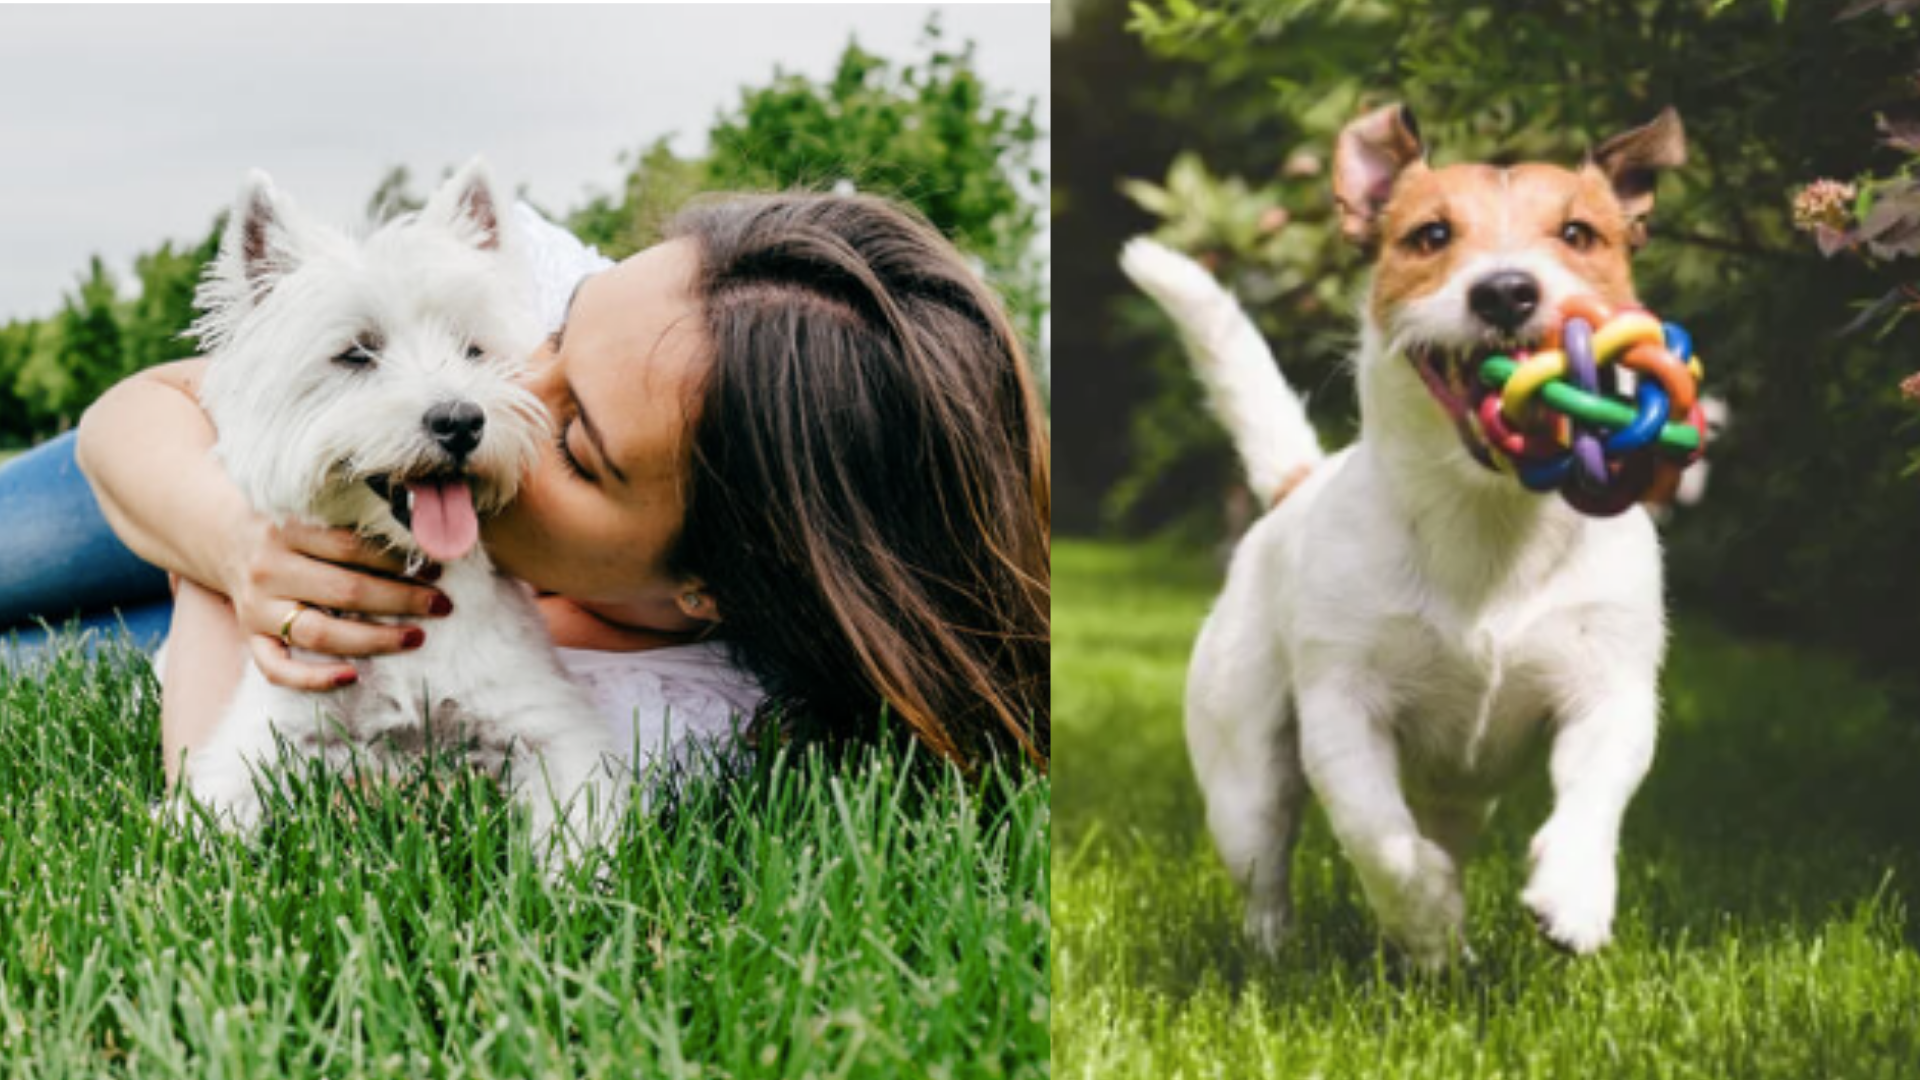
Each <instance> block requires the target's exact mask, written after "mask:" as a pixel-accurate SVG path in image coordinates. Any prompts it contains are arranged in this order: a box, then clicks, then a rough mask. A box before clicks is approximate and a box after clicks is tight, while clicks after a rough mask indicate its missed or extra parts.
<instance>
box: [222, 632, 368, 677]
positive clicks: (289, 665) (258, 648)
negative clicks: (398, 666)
mask: <svg viewBox="0 0 1920 1080" xmlns="http://www.w3.org/2000/svg"><path fill="white" fill-rule="evenodd" d="M247 644H248V646H249V647H250V648H251V649H252V650H253V662H254V665H255V666H257V667H258V668H259V669H260V674H262V675H265V676H266V677H267V681H268V682H270V683H272V684H274V685H275V686H284V687H286V688H287V689H289V690H306V691H320V690H338V689H339V688H341V687H342V686H350V685H352V684H353V682H354V681H355V680H356V679H357V678H358V677H359V673H358V672H356V671H354V670H353V665H352V664H343V663H326V664H309V663H307V662H305V661H302V660H295V659H294V658H293V654H292V653H291V652H290V651H288V649H287V647H286V646H285V645H282V644H280V642H279V641H278V640H276V639H274V638H270V637H266V636H263V635H260V634H254V635H252V636H251V637H249V638H247Z"/></svg>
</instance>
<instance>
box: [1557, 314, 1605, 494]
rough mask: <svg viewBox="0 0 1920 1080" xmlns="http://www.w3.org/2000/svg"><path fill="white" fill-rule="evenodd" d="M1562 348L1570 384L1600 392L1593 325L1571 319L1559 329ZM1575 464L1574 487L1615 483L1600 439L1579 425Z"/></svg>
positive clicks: (1574, 457) (1576, 427) (1575, 423)
mask: <svg viewBox="0 0 1920 1080" xmlns="http://www.w3.org/2000/svg"><path fill="white" fill-rule="evenodd" d="M1560 348H1561V350H1562V351H1563V352H1564V353H1565V354H1566V357H1567V381H1568V382H1570V383H1572V384H1573V385H1575V386H1577V387H1579V388H1580V389H1582V390H1585V391H1586V392H1587V393H1589V394H1592V393H1597V392H1599V389H1600V365H1599V364H1598V363H1597V362H1595V360H1594V358H1593V324H1592V323H1590V322H1588V321H1587V320H1585V319H1581V318H1571V319H1568V320H1567V322H1566V325H1565V326H1563V327H1561V328H1560ZM1573 461H1574V469H1573V476H1574V482H1575V483H1578V484H1581V485H1583V486H1585V487H1587V488H1589V489H1591V490H1594V491H1599V490H1601V489H1602V488H1604V487H1606V486H1607V484H1608V482H1609V481H1611V480H1612V479H1613V477H1612V475H1611V474H1610V473H1609V472H1608V470H1607V458H1606V453H1605V451H1604V450H1603V449H1602V448H1601V446H1600V440H1599V438H1598V437H1596V436H1595V435H1594V434H1593V432H1591V431H1589V430H1587V429H1586V428H1585V427H1584V426H1583V425H1581V424H1579V423H1578V422H1577V421H1575V422H1574V432H1573Z"/></svg>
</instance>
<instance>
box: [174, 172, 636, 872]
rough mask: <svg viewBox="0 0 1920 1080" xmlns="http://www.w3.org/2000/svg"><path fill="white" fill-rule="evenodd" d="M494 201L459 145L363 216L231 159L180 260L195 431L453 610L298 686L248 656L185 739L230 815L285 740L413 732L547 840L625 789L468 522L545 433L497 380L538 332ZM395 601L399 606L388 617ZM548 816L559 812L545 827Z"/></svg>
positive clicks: (591, 722)
mask: <svg viewBox="0 0 1920 1080" xmlns="http://www.w3.org/2000/svg"><path fill="white" fill-rule="evenodd" d="M509 220H510V219H509V217H508V215H506V214H504V213H502V204H501V203H500V201H499V200H498V198H497V197H496V195H495V193H494V190H493V187H492V185H491V183H490V182H489V180H488V178H487V173H486V169H485V167H484V166H483V165H482V164H481V163H480V162H479V161H475V162H473V163H471V164H469V165H468V166H467V167H466V168H464V169H463V170H461V171H460V172H459V173H458V174H457V175H456V176H454V177H453V178H452V179H451V180H450V181H448V182H447V184H446V185H444V186H443V187H442V188H441V189H440V190H439V191H438V192H437V193H435V195H434V196H433V198H432V199H431V200H430V201H429V202H428V203H427V205H426V207H425V208H424V209H423V210H421V211H420V212H419V213H418V214H417V215H411V216H408V217H403V218H401V219H398V220H396V221H394V222H392V223H390V224H388V225H386V226H385V227H383V228H381V229H380V230H379V231H378V232H376V233H374V234H373V235H372V236H370V237H367V238H366V239H364V240H358V241H356V240H354V239H351V238H349V237H347V236H345V235H343V234H341V233H339V232H336V231H333V230H331V229H328V228H324V227H322V226H319V225H316V224H313V223H310V222H308V221H307V220H306V219H305V218H304V217H303V216H302V215H301V214H299V213H298V211H297V210H296V209H295V208H294V206H293V205H292V204H291V203H290V202H289V201H288V200H287V199H286V198H285V197H283V196H282V195H280V194H279V193H278V192H276V191H275V190H274V187H273V184H272V182H271V181H270V180H269V179H268V178H267V177H266V176H265V175H264V174H262V173H258V172H256V173H253V174H252V175H251V176H250V177H249V178H248V181H247V184H246V186H245V188H244V190H243V191H242V192H241V195H240V200H239V203H238V205H237V206H236V207H235V209H234V212H233V216H232V218H231V220H230V221H229V222H228V225H227V232H226V236H225V238H224V240H223V242H222V245H221V250H220V254H219V257H218V259H217V260H216V262H215V263H214V264H213V266H212V267H211V268H210V269H209V271H208V276H207V279H206V280H205V282H203V283H202V285H201V288H200V292H199V294H198V297H197V299H198V301H199V304H200V307H201V308H202V310H203V312H204V315H203V317H202V319H201V320H200V322H199V323H197V324H196V325H195V327H194V333H196V334H197V335H198V336H199V338H200V340H201V343H202V344H203V345H204V346H205V347H206V349H207V351H208V356H209V361H210V362H209V365H208V371H207V375H206V380H205V383H204V385H203V388H202V391H201V398H202V401H203V403H204V405H205V407H206V409H207V412H208V414H209V415H210V416H211V418H212V420H213V424H214V427H215V429H216V431H217V432H218V441H217V444H216V446H215V448H214V452H215V454H216V456H218V457H219V459H220V461H221V462H222V463H223V464H224V465H225V466H226V469H227V471H228V473H230V474H231V475H232V477H233V479H234V481H235V483H237V484H238V485H239V487H240V489H241V490H242V492H244V493H245V495H246V497H247V499H248V500H249V502H251V503H252V505H253V506H254V508H255V509H257V510H260V511H261V512H263V513H265V514H268V515H271V516H272V517H274V518H275V519H277V520H290V519H291V520H299V521H303V522H308V523H312V524H320V525H328V526H334V527H340V528H350V529H353V530H355V531H356V532H358V533H360V534H361V535H363V536H366V537H368V538H371V539H373V540H376V541H378V542H380V543H383V544H385V545H387V546H389V547H391V548H393V549H395V550H397V551H400V552H404V553H405V554H406V555H407V556H408V557H409V559H410V560H412V561H415V562H420V561H424V560H426V559H432V560H435V561H437V562H439V563H441V564H443V566H444V572H443V575H442V577H441V578H440V579H439V587H440V588H441V589H442V590H444V591H445V592H446V594H447V596H448V597H449V598H450V599H451V600H452V601H453V605H454V608H453V612H454V613H453V614H452V615H451V616H449V617H448V618H446V619H444V620H441V621H438V622H436V623H435V624H434V627H433V631H432V633H430V634H428V635H427V638H426V642H425V644H424V645H423V646H422V647H421V648H419V649H417V650H415V651H412V652H407V653H401V654H397V655H392V656H383V657H379V658H377V659H371V660H365V661H360V662H358V663H357V664H356V666H357V668H358V669H359V674H360V678H359V680H358V682H356V683H355V684H353V685H351V686H349V687H347V688H344V689H340V690H336V691H333V692H331V693H327V694H311V695H310V694H306V693H302V692H299V691H294V690H288V689H284V688H281V687H278V686H275V685H273V684H271V683H269V682H267V680H266V678H265V677H264V676H262V675H261V674H260V672H259V670H258V669H257V668H255V667H254V666H253V665H252V664H248V665H247V668H246V673H245V675H244V677H243V679H242V681H241V684H240V689H239V691H238V693H237V695H236V696H235V698H234V701H233V704H232V706H231V708H230V710H229V711H228V713H227V714H226V716H225V717H224V719H222V721H221V722H220V725H219V727H218V729H217V730H216V731H215V732H214V733H213V735H212V737H211V738H209V739H208V740H207V742H206V743H205V744H204V745H202V746H201V747H199V748H198V749H197V750H195V751H193V752H192V753H191V754H190V755H189V756H188V758H187V761H186V769H185V776H186V783H187V787H188V789H189V790H190V791H191V792H192V793H193V794H194V795H195V796H197V797H198V798H199V799H201V800H202V801H204V802H205V803H207V804H209V805H210V806H211V807H212V808H213V809H214V810H215V811H216V812H218V813H219V814H220V815H221V816H222V817H223V818H224V819H225V820H227V821H228V822H229V823H230V824H231V825H232V826H234V827H236V828H239V829H242V830H246V829H250V828H252V827H253V826H254V825H255V824H256V822H257V821H258V819H259V816H260V813H261V805H260V800H259V797H258V795H257V793H256V790H255V787H254V778H253V773H254V772H255V771H256V770H258V769H260V768H261V767H263V766H265V765H267V764H269V763H271V762H273V761H274V760H275V759H276V757H277V751H276V736H278V739H279V741H280V742H283V743H284V744H286V745H287V746H288V747H289V748H290V749H291V750H293V751H295V752H298V753H304V754H311V755H318V756H320V757H321V758H323V759H324V760H325V761H327V762H328V763H329V764H330V765H331V766H333V767H335V768H342V769H344V768H347V767H348V766H349V764H350V763H355V762H357V763H358V765H357V767H361V768H365V767H367V765H368V764H369V763H370V764H371V766H372V768H373V769H374V770H376V771H391V770H394V769H396V768H397V767H398V766H400V765H401V764H403V763H405V762H408V761H411V760H417V759H418V757H419V756H420V755H421V754H423V753H424V752H425V751H426V750H427V749H428V748H429V747H430V746H432V747H441V748H448V749H464V750H465V752H466V754H467V757H468V759H469V760H470V761H472V762H473V763H475V764H476V765H479V766H481V767H483V768H488V769H496V770H497V769H499V768H501V767H503V766H504V767H505V769H506V773H507V775H508V777H509V779H510V780H511V782H512V784H513V785H514V787H515V788H516V790H517V793H518V795H519V796H520V797H521V798H522V799H523V800H524V801H525V802H526V803H527V804H528V805H529V808H530V810H531V814H532V819H533V829H534V836H535V838H536V842H537V843H538V844H540V845H541V847H542V848H543V849H544V850H545V851H546V852H547V853H548V854H549V855H555V854H559V853H562V852H564V851H565V850H568V849H569V848H570V846H571V845H572V844H573V843H576V842H578V843H598V842H602V841H604V840H605V839H607V838H608V835H607V834H609V833H610V829H609V828H608V826H609V825H610V824H611V823H612V822H614V821H616V820H617V818H618V815H619V813H620V810H621V808H622V806H623V805H624V802H625V797H626V788H625V783H624V779H625V777H624V770H623V769H621V768H619V767H618V766H617V765H615V764H613V762H614V760H615V754H616V752H617V751H621V750H624V749H625V748H622V747H615V746H613V745H612V739H611V737H610V734H609V729H608V726H607V724H606V723H605V722H604V721H603V720H602V718H601V717H600V716H599V715H598V714H597V712H596V711H595V710H594V708H593V706H592V704H591V702H590V701H589V699H588V698H587V697H586V695H585V694H584V693H583V692H582V691H581V690H579V689H577V688H576V687H575V686H574V685H573V683H571V682H570V681H569V680H568V679H567V677H566V675H565V673H564V672H563V670H562V669H561V666H560V663H559V661H558V659H557V658H556V657H555V655H554V651H553V647H552V644H551V642H550V641H549V639H548V636H547V631H546V624H545V622H544V621H543V620H542V618H541V616H540V614H539V612H538V611H537V610H536V608H535V606H534V603H533V598H532V595H531V593H530V592H529V591H528V590H527V589H526V587H525V586H523V585H521V584H519V583H517V582H515V581H513V580H511V579H509V578H507V577H504V576H502V575H501V574H499V573H497V572H496V571H495V570H494V569H493V566H492V565H491V564H490V563H489V562H488V560H487V556H486V554H485V552H484V551H483V550H482V549H481V547H480V546H479V543H478V541H479V533H480V524H479V522H480V517H481V516H482V515H486V514H490V513H493V512H496V511H498V510H499V509H500V508H502V507H504V506H505V505H506V504H507V503H508V502H510V501H511V500H512V499H513V497H514V495H515V493H516V492H517V490H518V487H519V484H520V479H521V476H522V474H523V473H524V472H525V470H526V469H527V468H528V467H529V466H530V465H531V464H532V462H533V460H534V458H535V455H536V454H537V452H538V449H539V445H540V444H539V441H538V440H540V439H541V438H543V437H546V436H547V433H548V425H547V416H546V412H545V410H544V409H543V408H542V407H541V405H540V403H539V401H538V400H537V399H535V398H534V397H533V396H532V394H530V393H529V392H528V391H527V390H526V389H524V388H523V387H522V386H520V385H519V383H518V382H517V381H516V376H518V375H519V374H520V372H521V370H522V361H523V359H524V358H525V357H527V356H530V355H531V354H532V353H533V351H534V348H535V346H536V345H537V344H538V342H539V340H540V338H541V336H542V334H541V330H540V327H539V324H538V321H537V319H536V318H535V316H534V313H533V311H532V310H531V303H532V295H533V292H532V286H531V284H530V283H529V281H528V280H527V278H526V274H525V271H524V269H523V267H522V266H521V263H520V253H519V252H518V250H517V249H516V238H515V236H514V235H513V233H512V231H511V229H510V228H509ZM393 621H398V620H393ZM562 822H564V825H565V830H564V831H565V833H566V835H560V834H559V833H558V832H557V831H556V829H557V827H558V826H559V825H560V824H561V823H562Z"/></svg>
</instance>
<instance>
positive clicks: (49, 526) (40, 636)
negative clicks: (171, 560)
mask: <svg viewBox="0 0 1920 1080" xmlns="http://www.w3.org/2000/svg"><path fill="white" fill-rule="evenodd" d="M74 443H75V439H74V435H73V433H72V432H68V433H67V434H65V435H62V436H60V437H59V438H57V439H53V440H51V441H49V442H46V443H43V444H42V445H40V446H38V447H36V448H34V449H33V450H30V451H28V452H27V453H26V454H24V455H22V456H20V457H18V458H15V459H13V460H12V461H10V462H8V463H7V464H6V465H5V466H3V467H0V657H4V656H5V655H7V654H8V653H12V654H13V655H14V656H15V657H16V658H19V657H31V656H33V655H35V654H38V653H40V652H43V651H45V649H46V647H47V645H48V635H47V632H46V630H44V629H42V628H41V625H40V623H41V621H42V620H44V621H45V622H46V623H48V624H50V625H52V626H53V627H55V628H56V629H65V628H69V627H70V626H74V625H77V626H78V628H79V629H80V630H81V631H83V632H84V635H85V636H84V638H83V642H84V644H85V647H86V648H87V650H88V651H89V652H91V651H92V650H93V648H94V646H96V645H97V644H98V643H99V642H101V641H102V640H104V639H105V638H106V637H108V636H111V635H114V634H117V633H118V632H119V631H120V630H121V628H123V627H124V628H125V630H126V632H127V633H128V635H129V636H130V637H131V638H132V640H133V642H134V644H135V645H137V646H139V647H140V648H142V649H146V650H148V651H151V650H152V649H153V648H154V647H155V646H156V645H157V644H158V643H159V642H160V640H161V639H162V638H164V637H165V636H166V633H167V625H168V622H169V621H170V620H171V618H172V616H173V598H172V596H171V594H170V593H169V592H168V589H167V575H166V572H165V571H163V570H161V569H159V568H158V567H155V566H152V565H149V564H148V563H145V562H142V561H141V560H140V557H139V556H137V555H135V554H134V553H133V552H131V551H129V550H127V546H126V545H125V544H122V543H121V542H120V538H119V537H117V536H115V535H114V534H113V530H112V529H110V528H108V527H107V519H106V518H104V517H102V516H101V514H100V505H99V503H98V502H96V501H95V500H94V497H93V489H92V488H91V487H89V486H88V484H87V480H86V477H84V476H82V475H80V468H79V466H78V465H76V464H75V463H74V460H73V450H74ZM8 639H12V640H11V642H9V640H8Z"/></svg>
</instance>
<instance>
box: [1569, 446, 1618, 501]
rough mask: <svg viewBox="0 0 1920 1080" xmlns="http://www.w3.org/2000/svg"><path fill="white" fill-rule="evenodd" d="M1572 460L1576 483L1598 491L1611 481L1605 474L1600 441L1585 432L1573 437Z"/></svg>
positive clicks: (1603, 452) (1605, 468) (1605, 466)
mask: <svg viewBox="0 0 1920 1080" xmlns="http://www.w3.org/2000/svg"><path fill="white" fill-rule="evenodd" d="M1573 460H1574V462H1575V463H1576V465H1577V468H1575V469H1574V478H1575V482H1577V483H1581V484H1584V485H1586V486H1587V487H1590V488H1593V489H1594V490H1596V491H1598V490H1599V489H1601V488H1603V487H1606V486H1607V482H1608V481H1609V480H1611V479H1612V477H1611V476H1610V475H1609V474H1608V472H1607V456H1606V452H1605V451H1604V450H1603V449H1602V448H1601V446H1600V440H1599V439H1597V438H1595V437H1594V436H1592V435H1590V434H1588V433H1587V432H1584V431H1582V432H1579V433H1578V434H1576V435H1574V437H1573Z"/></svg>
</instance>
